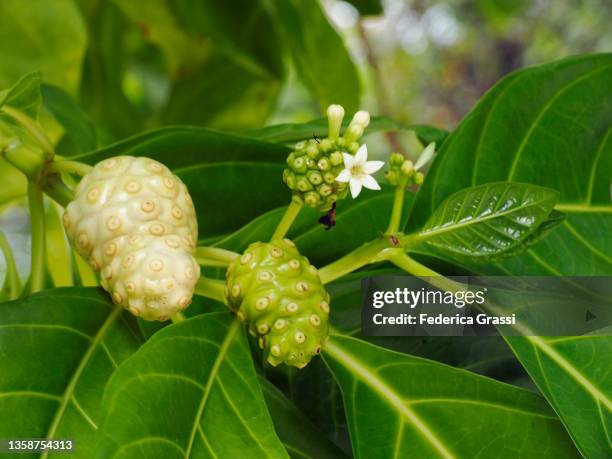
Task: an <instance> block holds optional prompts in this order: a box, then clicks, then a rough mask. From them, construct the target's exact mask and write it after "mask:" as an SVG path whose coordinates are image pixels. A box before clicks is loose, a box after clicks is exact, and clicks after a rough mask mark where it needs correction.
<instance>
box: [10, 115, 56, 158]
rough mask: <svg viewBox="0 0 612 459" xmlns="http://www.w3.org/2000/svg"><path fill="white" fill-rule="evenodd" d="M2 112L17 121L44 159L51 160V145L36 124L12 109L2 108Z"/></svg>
mask: <svg viewBox="0 0 612 459" xmlns="http://www.w3.org/2000/svg"><path fill="white" fill-rule="evenodd" d="M2 111H4V113H6V114H7V115H9V116H10V117H11V118H13V119H14V120H15V121H17V122H18V123H19V124H20V125H21V126H22V127H23V128H24V129H25V130H26V131H28V133H29V134H30V135H31V136H32V137H33V138H34V140H36V142H37V143H38V144H39V145H40V147H41V148H42V149H43V152H44V153H45V158H46V159H52V158H53V155H54V153H55V148H54V147H53V143H51V141H50V140H49V138H48V137H47V135H46V134H45V133H44V131H43V130H42V129H41V128H40V127H39V126H38V123H37V122H36V121H34V120H33V119H32V118H30V117H29V116H28V115H26V114H25V113H23V112H21V111H19V110H17V109H15V108H13V107H8V106H6V105H5V106H4V107H2Z"/></svg>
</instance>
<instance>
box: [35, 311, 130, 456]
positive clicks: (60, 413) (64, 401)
mask: <svg viewBox="0 0 612 459" xmlns="http://www.w3.org/2000/svg"><path fill="white" fill-rule="evenodd" d="M121 311H122V308H121V307H120V306H115V307H114V309H113V310H112V311H111V313H110V314H109V316H108V317H107V318H106V320H105V321H104V323H103V324H102V327H100V330H98V333H97V334H96V336H95V337H94V339H93V340H92V341H91V344H90V345H89V348H88V349H87V352H85V354H84V355H83V358H82V359H81V361H80V362H79V366H78V367H77V369H76V371H75V372H74V374H73V375H72V378H70V381H69V383H68V385H67V386H66V390H65V391H64V394H63V395H62V398H61V402H60V406H59V408H58V410H57V412H56V413H55V417H54V418H53V421H52V422H51V425H50V427H49V430H48V431H47V435H46V436H45V438H46V439H47V440H51V439H53V437H54V436H55V433H56V431H57V428H58V427H59V425H60V423H61V422H62V419H63V417H64V414H65V412H66V408H67V407H68V403H69V402H70V400H71V399H72V397H73V395H74V390H75V388H76V386H77V384H78V382H79V379H80V377H81V375H82V373H83V371H84V370H85V367H86V366H87V364H88V363H89V361H90V360H91V358H92V356H93V354H94V352H95V351H96V349H97V347H98V345H99V344H100V343H101V342H102V340H103V339H104V337H105V336H106V332H107V331H108V329H109V328H110V326H111V325H112V324H113V322H114V321H115V320H116V319H117V317H118V316H119V315H120V314H121ZM48 456H49V450H45V451H44V452H43V454H42V455H41V456H40V458H41V459H46V458H47V457H48Z"/></svg>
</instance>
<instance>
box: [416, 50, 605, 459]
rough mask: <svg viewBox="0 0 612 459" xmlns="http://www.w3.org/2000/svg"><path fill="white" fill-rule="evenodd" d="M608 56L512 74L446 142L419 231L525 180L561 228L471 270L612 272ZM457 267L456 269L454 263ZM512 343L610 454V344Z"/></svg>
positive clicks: (591, 440) (597, 451) (552, 398)
mask: <svg viewBox="0 0 612 459" xmlns="http://www.w3.org/2000/svg"><path fill="white" fill-rule="evenodd" d="M611 91H612V55H610V54H605V55H593V56H582V57H576V58H571V59H567V60H563V61H560V62H556V63H553V64H548V65H543V66H539V67H534V68H531V69H527V70H522V71H519V72H516V73H514V74H512V75H510V76H508V77H507V78H505V79H504V80H502V81H501V82H500V83H499V84H497V85H496V86H495V87H494V88H493V89H492V90H491V91H490V92H489V93H488V94H487V95H486V96H485V97H484V98H483V99H482V101H481V102H480V103H479V104H478V105H477V106H476V107H475V108H474V109H473V110H472V112H471V113H470V114H469V115H468V116H467V117H466V119H465V120H464V121H463V122H462V123H461V125H460V126H459V127H458V128H457V130H456V131H455V132H454V133H453V134H452V135H451V136H450V137H449V139H448V140H447V141H446V142H445V144H444V146H443V147H442V149H441V150H440V152H439V153H438V155H437V158H436V160H435V162H434V164H433V166H432V168H431V169H430V172H429V174H428V176H427V178H426V181H425V184H424V185H423V187H422V188H421V191H420V192H419V195H418V197H417V199H416V202H415V205H414V207H413V213H412V215H411V218H410V227H411V228H419V227H420V226H422V225H423V224H424V222H425V221H426V219H427V218H428V215H429V214H430V213H431V212H432V211H433V210H434V209H435V208H436V207H437V206H438V205H439V204H440V203H441V202H442V201H443V200H444V199H445V198H446V197H447V196H449V195H450V194H452V193H453V192H455V191H457V190H459V189H461V188H464V187H467V186H471V185H477V184H480V183H486V182H491V181H499V180H519V181H521V182H529V183H534V184H538V185H542V186H546V187H549V188H553V189H556V190H558V191H559V193H560V199H559V204H558V205H557V209H559V210H561V211H563V212H564V213H565V214H566V216H567V218H566V220H565V221H564V222H563V224H561V225H559V227H557V228H556V229H554V230H553V231H551V233H550V234H549V235H548V236H547V237H545V238H543V239H542V240H541V241H540V242H538V243H537V244H535V245H534V246H533V247H532V248H530V249H528V250H527V251H526V252H525V253H524V254H523V255H520V256H517V257H513V258H510V259H508V260H506V261H504V262H503V263H497V264H485V265H470V264H468V267H470V268H472V269H473V270H475V271H479V272H483V273H494V274H498V273H503V274H509V275H562V274H565V275H607V274H611V273H612V244H610V237H609V235H610V234H612V204H611V203H610V177H612V140H611V139H612V136H611V135H610V132H612V131H611V128H610V119H612V104H610V97H609V94H610V92H611ZM455 261H457V260H456V259H455ZM508 341H509V342H510V343H511V345H512V347H513V349H514V351H515V352H516V354H517V356H518V358H519V359H520V360H521V362H522V363H523V365H524V366H525V368H526V369H527V371H528V372H529V374H530V375H531V377H532V378H533V379H534V381H535V383H536V384H537V386H538V388H539V389H540V391H541V392H542V393H543V394H544V395H545V396H546V397H547V399H548V401H549V402H550V403H551V404H552V405H553V407H554V408H555V410H556V411H557V412H558V413H559V415H560V416H561V418H562V420H563V421H564V423H565V424H566V426H567V427H568V429H569V430H570V431H571V433H572V436H573V438H574V440H575V441H576V444H577V445H578V447H579V448H580V449H581V451H582V453H583V454H584V455H585V456H587V457H595V458H598V457H602V458H603V457H606V456H607V455H608V454H609V450H610V434H609V432H610V422H611V421H610V410H611V409H612V401H611V397H610V395H611V394H612V388H611V387H610V381H609V378H607V375H606V374H605V372H602V371H601V367H600V365H599V364H597V363H595V362H597V361H598V357H597V356H601V355H607V353H609V350H610V347H611V346H612V340H611V339H610V338H609V337H574V338H571V337H568V338H560V339H558V340H555V339H547V338H539V337H534V338H529V337H526V338H520V337H512V338H509V339H508Z"/></svg>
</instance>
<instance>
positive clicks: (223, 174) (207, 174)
mask: <svg viewBox="0 0 612 459" xmlns="http://www.w3.org/2000/svg"><path fill="white" fill-rule="evenodd" d="M288 154H289V151H288V149H286V148H285V147H283V146H281V145H277V144H271V143H267V142H261V141H258V140H254V139H248V138H245V137H239V136H235V135H230V134H222V133H219V132H215V131H209V130H206V129H202V128H194V127H173V128H164V129H160V130H157V131H152V132H149V133H146V134H142V135H138V136H135V137H131V138H129V139H126V140H124V141H122V142H119V143H116V144H114V145H111V146H109V147H106V148H103V149H100V150H97V151H94V152H91V153H87V154H84V155H80V156H77V157H76V158H75V159H77V160H79V161H83V162H86V163H88V164H96V163H97V162H99V161H101V160H102V159H104V158H108V157H111V156H117V155H133V156H147V157H150V158H154V159H157V160H159V161H161V162H162V163H164V164H166V165H167V166H168V167H169V168H170V169H172V170H173V171H174V173H176V174H177V175H178V176H179V177H180V178H181V179H182V180H183V181H184V182H185V184H186V185H187V186H188V188H189V192H190V193H191V196H192V197H193V200H194V202H195V205H196V208H197V211H198V212H197V213H198V224H199V234H200V238H203V237H211V236H218V235H221V234H225V233H229V232H231V231H233V230H235V229H237V228H239V227H240V226H242V225H244V224H246V223H247V222H248V221H250V220H251V219H253V218H255V217H256V216H258V215H260V214H261V213H263V212H266V211H268V210H270V209H273V208H275V207H278V206H281V205H283V204H285V203H287V202H289V200H290V199H291V198H290V196H291V194H290V192H289V189H288V188H287V187H286V186H285V185H284V184H283V182H282V172H283V167H284V163H285V158H286V156H287V155H288ZM230 210H231V211H230Z"/></svg>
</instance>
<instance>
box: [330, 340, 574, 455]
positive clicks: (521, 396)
mask: <svg viewBox="0 0 612 459" xmlns="http://www.w3.org/2000/svg"><path fill="white" fill-rule="evenodd" d="M323 356H324V359H325V362H326V363H327V364H328V366H329V367H330V369H331V370H332V372H333V373H334V376H335V378H336V380H337V381H338V383H339V384H340V387H341V388H342V395H343V399H344V405H345V408H346V410H347V418H348V422H349V427H350V431H351V440H352V444H353V451H354V453H355V456H356V457H445V458H454V457H496V458H504V457H508V458H515V457H518V456H524V457H550V458H558V457H567V458H569V457H580V455H579V454H578V452H577V451H576V449H575V448H574V446H573V444H572V442H571V440H570V438H569V437H568V435H567V433H566V432H565V430H564V429H563V425H562V424H561V423H560V422H559V420H558V419H557V418H556V416H555V414H554V412H553V411H552V410H551V409H550V407H549V406H548V405H547V404H546V402H545V401H544V400H543V399H542V398H540V397H539V396H538V395H536V394H533V393H532V392H529V391H526V390H524V389H519V388H516V387H512V386H509V385H506V384H503V383H500V382H498V381H495V380H492V379H488V378H485V377H482V376H478V375H476V374H473V373H470V372H466V371H464V370H458V369H455V368H452V367H448V366H446V365H443V364H440V363H437V362H433V361H429V360H425V359H420V358H417V357H412V356H407V355H403V354H398V353H396V352H392V351H387V350H384V349H381V348H379V347H376V346H374V345H371V344H367V343H365V342H362V341H359V340H357V339H354V338H349V337H345V336H339V335H334V336H332V338H331V340H330V342H329V343H328V344H327V345H326V348H325V351H324V354H323Z"/></svg>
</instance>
